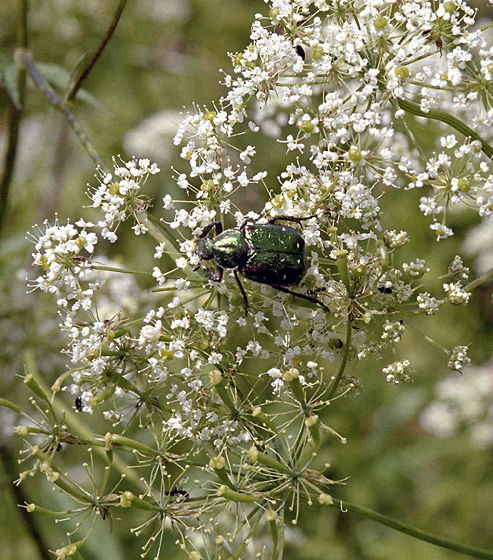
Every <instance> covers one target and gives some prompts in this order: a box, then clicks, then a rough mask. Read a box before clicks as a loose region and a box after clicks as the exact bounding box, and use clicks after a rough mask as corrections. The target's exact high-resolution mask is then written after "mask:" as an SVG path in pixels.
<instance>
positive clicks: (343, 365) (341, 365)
mask: <svg viewBox="0 0 493 560" xmlns="http://www.w3.org/2000/svg"><path fill="white" fill-rule="evenodd" d="M352 338H353V323H352V321H351V320H350V319H349V318H348V320H347V326H346V342H345V344H344V353H343V355H342V359H341V361H340V363H339V368H338V370H337V373H336V376H335V378H334V381H332V385H331V386H330V390H329V396H328V399H329V400H330V399H331V398H332V397H333V396H334V395H335V392H336V391H337V387H338V386H339V383H340V382H341V378H342V376H343V374H344V370H345V369H346V364H347V361H348V358H349V351H350V349H351V340H352Z"/></svg>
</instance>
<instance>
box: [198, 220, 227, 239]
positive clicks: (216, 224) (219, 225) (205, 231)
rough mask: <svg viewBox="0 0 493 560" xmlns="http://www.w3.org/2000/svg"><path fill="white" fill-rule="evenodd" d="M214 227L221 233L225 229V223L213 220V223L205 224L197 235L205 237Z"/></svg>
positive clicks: (200, 237) (217, 232)
mask: <svg viewBox="0 0 493 560" xmlns="http://www.w3.org/2000/svg"><path fill="white" fill-rule="evenodd" d="M213 228H216V235H219V234H220V233H222V231H223V225H222V223H221V222H212V223H211V224H208V225H207V226H205V228H204V229H203V230H202V231H201V232H200V233H199V235H198V236H197V239H202V238H203V237H207V234H208V233H209V232H210V231H211V229H213Z"/></svg>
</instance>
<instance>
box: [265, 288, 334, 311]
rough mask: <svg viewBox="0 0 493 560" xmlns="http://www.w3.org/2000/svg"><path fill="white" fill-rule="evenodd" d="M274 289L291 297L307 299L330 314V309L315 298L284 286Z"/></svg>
mask: <svg viewBox="0 0 493 560" xmlns="http://www.w3.org/2000/svg"><path fill="white" fill-rule="evenodd" d="M272 287H273V288H275V289H276V290H279V291H280V292H284V293H285V294H290V295H291V296H295V297H299V298H301V299H306V300H307V301H311V302H312V303H316V304H317V305H320V307H322V308H323V309H324V310H325V311H327V313H330V309H329V308H328V307H327V306H326V305H325V304H324V303H322V302H321V301H320V300H319V299H318V298H316V297H315V296H310V295H308V294H300V293H299V292H293V290H290V289H289V288H285V287H284V286H272Z"/></svg>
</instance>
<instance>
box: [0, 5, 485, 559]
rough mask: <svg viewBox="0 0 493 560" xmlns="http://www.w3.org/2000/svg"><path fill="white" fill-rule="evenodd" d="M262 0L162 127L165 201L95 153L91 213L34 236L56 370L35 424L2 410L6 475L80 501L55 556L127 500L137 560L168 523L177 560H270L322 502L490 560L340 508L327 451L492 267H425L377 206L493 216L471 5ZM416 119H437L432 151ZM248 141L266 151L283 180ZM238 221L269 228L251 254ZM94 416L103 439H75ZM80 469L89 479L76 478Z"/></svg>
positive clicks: (451, 352)
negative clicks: (149, 254) (403, 345)
mask: <svg viewBox="0 0 493 560" xmlns="http://www.w3.org/2000/svg"><path fill="white" fill-rule="evenodd" d="M266 4H267V13H266V14H265V15H261V14H259V15H258V16H257V17H256V19H255V21H254V23H253V25H252V30H251V42H250V44H249V45H248V46H247V47H246V48H245V49H244V51H243V52H240V53H235V54H232V55H231V60H232V67H233V68H232V72H231V73H230V74H225V75H224V80H223V82H224V86H225V88H226V93H225V95H224V96H223V97H222V98H221V99H219V101H217V102H216V103H214V104H212V106H211V107H199V106H196V107H194V108H193V110H192V111H191V112H190V113H187V114H186V115H185V117H184V118H183V121H182V123H181V125H180V126H179V127H178V130H177V134H176V136H175V145H176V146H179V147H180V150H181V157H182V160H183V162H184V164H185V166H184V167H183V169H179V170H178V169H174V170H173V176H174V178H175V181H176V185H177V187H178V188H179V189H181V191H182V196H181V197H179V196H172V195H171V194H166V196H164V198H163V199H162V200H159V201H157V200H155V201H151V200H150V199H149V198H148V196H146V181H147V180H148V179H150V178H151V177H154V176H157V175H158V173H163V171H162V170H160V169H159V168H158V166H157V165H156V164H153V163H151V162H150V161H149V160H148V159H145V158H141V159H138V158H132V159H130V160H128V161H126V160H125V159H123V158H120V157H118V158H114V160H113V169H108V168H106V166H105V165H104V163H102V162H100V161H99V160H97V161H98V163H99V168H98V172H97V175H96V177H97V180H98V184H97V185H96V186H94V187H92V188H90V189H89V191H88V195H89V197H90V200H91V205H92V207H93V209H95V210H96V211H97V212H99V216H100V217H99V218H98V219H96V220H93V221H89V220H84V219H80V220H78V221H77V222H75V223H71V222H69V221H67V223H62V222H61V221H60V220H58V219H57V220H56V222H55V223H54V224H53V225H50V223H49V222H46V223H45V224H44V225H43V226H42V227H39V228H37V229H36V231H34V232H33V234H32V237H33V239H34V243H35V252H34V255H33V258H34V264H35V265H36V267H37V270H38V271H39V274H38V276H37V277H36V278H33V279H32V280H31V287H32V288H37V289H39V290H42V291H43V292H47V293H49V294H52V295H53V297H54V301H56V306H57V310H58V313H59V316H60V318H61V326H62V330H63V331H64V332H65V333H66V336H67V340H68V343H67V347H66V350H65V352H66V355H67V358H68V360H69V362H70V369H68V370H66V371H64V372H63V373H62V374H61V375H60V376H59V377H58V378H57V380H56V381H55V383H54V384H53V385H52V386H51V388H47V387H44V386H43V382H42V381H41V379H40V378H39V376H37V375H36V371H34V370H32V369H30V368H28V369H27V371H26V375H25V378H24V381H25V383H26V384H27V386H28V387H29V388H30V389H32V390H33V392H34V393H35V395H36V404H35V406H36V410H37V416H36V417H34V416H32V415H28V414H27V413H25V412H24V411H22V410H20V408H19V407H17V406H16V405H14V404H13V403H11V402H9V401H7V400H5V399H2V404H4V405H5V406H8V407H9V408H11V409H13V410H15V411H16V412H17V413H19V414H21V415H22V416H23V417H24V420H25V421H23V422H21V423H20V424H19V426H18V427H17V428H16V432H17V433H18V434H19V435H20V436H22V437H23V438H24V440H25V450H24V451H25V454H24V457H23V464H24V463H25V464H28V465H29V466H28V467H27V468H26V469H25V470H23V472H22V473H21V474H20V477H19V482H20V481H23V480H26V479H29V478H31V477H33V476H35V475H38V474H42V475H44V476H45V477H46V479H47V480H48V481H49V483H51V484H52V485H54V487H56V488H57V489H58V490H59V491H61V492H63V493H64V494H65V496H66V497H67V498H70V499H71V500H72V501H73V503H74V506H73V507H72V508H68V509H67V511H64V512H63V513H62V514H60V517H64V518H66V517H69V518H74V520H75V519H79V521H77V522H76V524H75V529H74V530H73V531H71V532H70V533H69V535H68V542H67V543H65V544H63V545H61V546H60V548H59V549H57V550H56V557H57V559H58V560H64V559H65V558H68V557H73V558H82V557H83V553H84V545H85V543H86V542H87V541H88V539H89V538H90V535H91V533H92V531H93V528H94V526H95V521H96V519H99V518H102V519H108V518H110V519H111V518H114V519H117V518H119V517H123V516H125V515H127V514H130V513H132V512H136V511H137V512H139V516H138V518H139V519H142V516H144V517H143V520H142V521H141V522H140V523H139V525H138V526H136V527H135V528H134V529H133V532H134V533H136V534H137V535H141V534H142V535H145V540H144V544H143V554H142V556H146V555H148V554H149V555H151V556H152V557H155V558H159V557H160V554H161V547H162V543H163V539H164V538H165V536H166V535H167V534H168V531H169V528H170V527H171V528H172V531H173V533H174V535H175V539H176V541H177V543H178V545H179V546H180V547H181V548H182V549H183V551H184V553H185V554H186V555H187V557H189V558H191V559H193V560H198V559H200V558H211V559H212V558H215V559H219V558H221V559H222V558H250V557H257V558H272V559H275V560H280V559H281V558H283V550H284V542H285V538H286V534H287V532H286V526H289V525H296V524H297V522H298V519H299V517H300V516H301V515H303V514H306V512H307V511H309V508H316V507H319V506H331V507H336V508H340V509H341V510H342V511H347V510H349V511H353V512H355V513H358V514H360V515H363V516H366V517H368V518H370V519H373V520H375V521H377V522H379V523H383V524H386V525H388V526H391V527H392V528H394V529H397V530H400V531H402V532H405V533H407V534H411V535H413V536H414V537H416V538H418V539H422V540H426V541H428V542H432V543H434V544H436V545H438V546H442V547H446V548H450V549H452V550H456V551H459V552H463V553H466V554H469V555H471V556H475V557H478V558H493V552H489V551H486V550H483V549H478V548H475V547H473V546H469V545H466V544H460V543H458V542H455V541H451V540H447V539H445V538H443V537H436V536H434V535H430V534H428V533H425V532H423V531H421V530H418V529H413V528H412V527H409V526H407V525H404V524H402V523H400V522H397V521H395V520H392V519H389V518H387V517H384V516H383V515H381V514H379V513H376V512H373V511H370V510H367V509H365V508H363V507H362V506H359V505H355V504H352V503H348V502H346V501H344V500H341V499H339V498H338V497H337V495H338V492H339V488H340V485H342V484H346V481H345V480H346V476H345V475H343V476H342V478H341V477H334V475H333V474H332V470H331V466H330V465H329V464H327V462H326V459H325V457H326V454H325V451H324V450H326V449H327V448H329V447H330V446H333V445H337V444H339V443H345V442H346V438H345V435H344V433H340V432H341V430H340V429H339V428H337V429H336V428H335V427H333V426H332V425H331V411H332V409H333V408H334V407H335V406H338V407H342V408H343V407H344V403H345V402H347V397H349V396H351V395H353V396H357V395H358V394H359V392H360V390H361V384H362V380H364V381H365V383H371V380H370V379H365V365H366V363H367V362H368V361H369V360H375V359H378V360H380V361H381V362H382V364H381V368H380V369H381V371H382V375H383V376H384V377H385V379H386V380H387V381H388V383H389V384H392V385H398V384H403V383H408V382H410V381H412V379H413V373H414V371H415V367H414V366H413V356H412V355H411V356H402V355H401V352H400V346H399V343H400V341H401V339H402V338H403V336H405V333H406V331H407V330H408V329H415V328H416V327H415V322H416V320H417V319H418V318H422V319H423V321H422V322H421V323H420V324H421V329H426V318H427V317H433V319H435V318H440V316H441V313H442V312H443V311H447V310H448V309H450V308H453V307H454V306H466V305H467V303H468V301H469V299H470V296H471V293H472V291H473V290H474V289H476V288H478V287H479V286H482V285H484V284H485V283H487V281H488V280H490V279H491V277H492V275H493V273H492V271H491V270H486V271H485V272H484V274H482V275H481V276H478V277H476V278H471V277H470V271H469V269H468V267H466V266H465V264H464V261H463V259H462V258H461V256H459V255H457V256H455V257H453V258H452V259H451V261H450V263H449V266H448V268H445V269H443V270H440V271H438V272H436V273H435V271H434V272H432V271H431V268H432V265H433V263H428V262H426V261H425V260H424V259H422V258H409V254H410V253H409V252H406V247H407V246H408V245H409V244H410V243H412V240H413V235H415V234H416V232H415V231H413V230H412V229H411V230H410V231H404V230H402V229H401V227H402V224H401V221H400V216H399V215H395V213H392V212H391V211H390V209H389V205H388V199H389V198H390V199H393V198H394V197H398V199H399V200H400V201H401V204H402V205H407V204H410V203H414V201H416V197H415V196H413V195H414V192H415V191H419V193H420V196H419V197H418V199H417V206H418V208H419V210H420V211H421V213H422V214H423V215H424V219H426V220H427V221H428V226H429V228H430V230H431V231H432V232H433V234H434V235H435V236H436V241H437V243H438V245H437V247H438V248H437V251H438V250H439V248H440V243H442V244H443V241H442V240H445V239H446V238H448V237H451V236H452V235H453V234H454V226H453V223H454V216H455V215H456V213H457V212H461V211H466V210H465V209H467V211H468V212H471V213H472V212H474V213H476V214H477V216H478V217H477V219H478V220H481V221H484V222H487V221H488V220H490V219H491V218H490V215H491V213H492V211H493V173H492V169H491V159H492V157H493V149H492V147H491V145H490V144H489V143H488V141H489V139H490V138H489V136H491V134H490V125H491V121H492V119H493V107H492V101H493V85H492V84H493V81H492V76H493V47H491V46H490V45H488V38H487V31H488V26H487V25H486V26H484V28H482V27H480V26H478V25H477V23H476V21H475V12H474V10H473V9H471V8H470V7H469V6H468V4H467V2H465V1H464V0H447V1H443V2H438V1H437V2H426V1H424V0H423V1H416V0H402V1H400V2H395V1H392V0H371V1H365V2H362V1H359V0H345V1H336V0H334V1H332V0H270V1H268V2H266ZM24 63H25V64H26V65H27V67H28V71H29V68H30V66H29V61H28V60H24ZM410 116H413V117H419V118H420V119H424V120H422V121H420V122H424V123H426V124H425V125H424V126H426V127H427V128H428V127H431V126H432V124H433V123H442V125H443V126H442V128H439V129H437V132H436V137H435V138H432V139H431V143H430V144H427V143H426V141H428V140H429V138H426V139H425V138H421V135H422V131H420V130H419V127H420V126H421V127H422V126H423V125H422V124H421V125H418V124H417V122H418V121H416V120H413V119H411V118H409V117H410ZM466 121H467V123H468V124H466ZM431 136H433V134H431ZM258 138H264V139H265V138H268V139H269V138H270V139H273V141H276V142H277V143H278V144H280V145H281V146H282V149H283V154H284V155H283V157H284V166H283V168H282V169H281V170H280V171H272V170H271V169H269V165H268V160H269V158H268V154H265V153H261V152H259V150H260V149H261V147H262V146H265V145H266V144H265V143H264V144H262V142H265V140H261V141H257V139H258ZM433 143H435V144H433ZM258 159H261V160H262V162H264V163H259V162H258V161H257V160H258ZM265 162H266V163H265ZM262 167H265V168H262ZM396 193H397V194H396ZM156 209H159V211H160V212H162V216H163V217H161V218H158V217H156V215H155V210H156ZM124 222H129V223H130V224H131V227H132V229H133V232H134V234H135V235H136V236H138V237H139V240H138V241H139V242H140V243H143V244H145V243H146V239H151V240H152V241H153V243H154V245H155V249H154V263H153V265H152V267H151V268H150V269H149V270H138V271H135V270H130V269H127V268H125V267H124V266H122V265H121V263H120V262H119V261H118V260H117V259H109V258H108V257H107V256H106V254H105V252H107V251H108V247H109V246H110V245H111V244H117V245H118V241H119V231H120V230H121V228H123V227H125V226H124ZM255 228H257V229H255ZM220 229H223V232H222V234H219V230H220ZM251 231H257V232H260V235H267V233H266V232H269V235H270V236H269V237H268V238H267V241H266V243H267V244H266V245H258V244H256V242H255V239H253V241H252V238H250V237H249V235H250V232H251ZM293 231H294V233H292V232H293ZM287 234H289V235H293V236H295V237H296V239H297V240H298V242H299V244H298V245H297V246H296V248H295V249H293V248H289V247H288V248H286V244H287V243H288V239H287V237H286V236H287ZM220 235H222V238H221V239H225V240H226V249H225V250H226V251H227V252H228V258H229V261H228V263H230V264H226V260H225V259H224V255H223V254H222V253H221V250H222V249H221V247H220V245H219V241H218V239H219V236H220ZM199 240H201V241H203V242H204V245H207V247H209V248H210V253H205V252H201V251H200V250H198V247H199V245H200V241H199ZM243 244H246V247H247V248H246V249H245V250H243V248H242V247H243ZM223 249H224V248H223ZM292 258H294V259H295V260H296V263H297V267H298V271H299V272H300V273H301V274H300V277H298V276H296V275H295V273H294V272H292V271H291V269H290V268H289V267H288V264H287V263H288V261H289V260H290V259H292ZM254 269H255V270H254ZM259 269H260V271H261V273H262V275H259V274H258V273H259ZM259 278H260V279H261V281H260V282H259V281H256V280H255V279H257V280H258V279H259ZM140 280H142V282H140ZM422 336H423V341H429V342H432V343H433V344H434V345H435V346H439V344H438V343H437V342H436V341H432V340H431V337H430V336H428V335H427V334H426V331H425V330H424V331H423V334H422ZM469 344H470V341H466V342H464V343H463V344H460V345H457V346H454V347H451V348H444V347H440V348H439V349H440V351H441V352H442V353H443V363H444V366H448V367H449V368H451V369H452V370H455V372H456V374H457V372H460V371H461V370H462V368H463V367H464V366H467V365H468V364H469V363H470V358H469V357H468V346H469ZM66 393H70V394H71V400H72V403H73V408H72V409H71V410H66V407H64V406H63V405H62V404H60V399H61V396H62V395H63V394H66ZM89 415H99V416H101V418H102V419H104V422H105V425H106V426H107V430H106V431H105V432H104V433H100V434H93V433H91V432H90V431H89V430H88V429H87V428H85V427H84V422H83V420H82V419H83V418H86V417H88V416H89ZM63 445H66V446H68V447H69V448H70V447H72V446H73V447H75V446H83V447H85V448H87V449H88V451H89V453H90V456H91V465H92V466H90V465H86V469H87V474H88V477H87V479H86V480H85V481H84V480H83V481H81V480H80V479H79V477H74V476H72V475H71V473H70V472H66V471H65V470H64V467H63V463H61V461H60V460H59V455H60V454H59V453H58V451H59V449H60V446H63ZM96 456H98V457H99V456H101V457H102V458H103V461H102V462H103V466H102V467H101V470H102V472H103V475H102V476H96V475H95V474H93V473H92V472H91V469H96V465H98V464H101V463H98V461H97V460H96ZM337 472H340V468H338V469H337ZM110 473H111V476H110ZM114 473H118V476H117V477H116V480H115V475H114ZM136 473H138V474H136ZM87 480H89V481H90V482H89V483H87ZM96 480H97V482H96ZM348 484H350V481H349V482H348ZM26 507H27V509H28V510H29V511H39V512H45V513H47V511H46V510H45V509H44V508H43V506H42V505H37V504H36V505H35V504H27V505H26ZM267 537H268V538H267Z"/></svg>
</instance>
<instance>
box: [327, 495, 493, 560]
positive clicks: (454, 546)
mask: <svg viewBox="0 0 493 560" xmlns="http://www.w3.org/2000/svg"><path fill="white" fill-rule="evenodd" d="M332 506H333V507H337V508H339V509H340V510H341V511H342V512H346V511H351V512H353V513H357V514H358V515H361V516H362V517H366V518H367V519H371V520H373V521H376V522H377V523H380V524H381V525H385V526H387V527H390V528H391V529H394V530H396V531H399V532H400V533H404V534H405V535H410V536H411V537H414V538H416V539H419V540H421V541H426V542H429V543H431V544H434V545H435V546H441V547H442V548H448V549H449V550H454V551H455V552H461V553H462V554H468V555H469V556H473V557H474V558H485V559H486V560H493V551H490V550H484V549H481V548H476V547H475V546H469V545H466V544H462V543H459V542H456V541H452V540H450V539H447V538H445V537H439V536H437V535H432V534H431V533H427V532H426V531H422V530H421V529H415V528H414V527H410V526H409V525H406V524H405V523H401V522H400V521H396V520H395V519H391V518H390V517H386V516H385V515H382V514H380V513H377V512H376V511H373V510H371V509H368V508H365V507H362V506H358V505H356V504H352V503H350V502H344V501H342V500H337V499H335V498H334V499H333V503H332Z"/></svg>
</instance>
